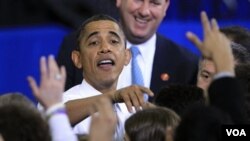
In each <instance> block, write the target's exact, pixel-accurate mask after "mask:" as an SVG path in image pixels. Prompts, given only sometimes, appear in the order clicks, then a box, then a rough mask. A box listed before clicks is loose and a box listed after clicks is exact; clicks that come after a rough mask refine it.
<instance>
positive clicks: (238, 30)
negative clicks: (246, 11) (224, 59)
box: [220, 26, 250, 52]
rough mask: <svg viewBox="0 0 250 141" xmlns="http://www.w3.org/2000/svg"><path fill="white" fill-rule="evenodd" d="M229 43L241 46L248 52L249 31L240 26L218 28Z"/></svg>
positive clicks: (249, 45) (249, 46)
mask: <svg viewBox="0 0 250 141" xmlns="http://www.w3.org/2000/svg"><path fill="white" fill-rule="evenodd" d="M220 31H221V32H222V33H224V34H225V35H226V36H227V37H228V38H229V39H230V40H231V41H233V42H235V43H238V44H241V45H242V46H244V47H246V49H247V50H248V52H250V30H249V29H247V28H244V27H242V26H227V27H222V28H220Z"/></svg>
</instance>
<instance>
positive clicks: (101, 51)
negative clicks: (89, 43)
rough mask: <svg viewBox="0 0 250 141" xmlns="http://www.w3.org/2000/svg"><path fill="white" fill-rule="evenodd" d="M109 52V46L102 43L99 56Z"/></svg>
mask: <svg viewBox="0 0 250 141" xmlns="http://www.w3.org/2000/svg"><path fill="white" fill-rule="evenodd" d="M109 52H111V50H110V46H109V44H108V43H107V42H102V45H101V46H100V50H99V52H98V53H99V54H100V53H109Z"/></svg>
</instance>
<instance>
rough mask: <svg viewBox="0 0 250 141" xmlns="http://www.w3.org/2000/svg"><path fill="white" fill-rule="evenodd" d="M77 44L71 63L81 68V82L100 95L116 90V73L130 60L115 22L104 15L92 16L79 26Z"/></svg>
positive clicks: (117, 74) (120, 30)
mask: <svg viewBox="0 0 250 141" xmlns="http://www.w3.org/2000/svg"><path fill="white" fill-rule="evenodd" d="M78 43H79V47H78V49H77V50H74V51H73V52H72V60H73V62H74V64H75V66H76V67H77V68H79V69H83V75H84V79H85V80H86V81H87V82H88V83H89V84H91V85H92V86H94V87H95V88H96V89H97V90H99V91H101V92H102V93H104V92H105V91H106V90H105V89H106V88H109V89H115V88H116V85H117V80H118V76H119V74H120V73H121V71H122V69H123V67H124V66H125V65H127V64H128V63H129V61H130V53H129V51H128V50H127V49H126V46H125V36H124V34H123V31H122V29H121V28H120V26H119V24H118V22H117V21H116V20H115V19H113V18H111V17H109V16H107V15H96V16H93V17H91V18H90V19H88V20H87V21H85V22H84V23H83V25H82V26H81V29H80V31H79V36H78ZM107 76H109V77H107ZM103 90H104V91H103Z"/></svg>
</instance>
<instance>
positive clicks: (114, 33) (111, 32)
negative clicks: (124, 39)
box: [109, 31, 121, 39]
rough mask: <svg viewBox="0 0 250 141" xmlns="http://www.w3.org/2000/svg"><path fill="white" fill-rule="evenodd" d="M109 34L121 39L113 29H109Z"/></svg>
mask: <svg viewBox="0 0 250 141" xmlns="http://www.w3.org/2000/svg"><path fill="white" fill-rule="evenodd" d="M109 33H110V34H112V35H114V36H116V37H117V38H119V39H121V37H120V36H119V34H117V33H116V32H114V31H109Z"/></svg>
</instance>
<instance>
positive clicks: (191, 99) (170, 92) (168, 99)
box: [154, 84, 206, 116]
mask: <svg viewBox="0 0 250 141" xmlns="http://www.w3.org/2000/svg"><path fill="white" fill-rule="evenodd" d="M205 103H206V98H205V95H204V93H203V90H202V89H201V88H199V87H197V86H193V85H182V84H175V85H168V86H165V87H164V88H162V89H161V90H160V92H159V93H158V95H157V96H156V97H155V99H154V104H155V105H157V106H162V107H167V108H170V109H172V110H174V111H175V112H176V113H177V114H178V115H180V116H181V115H182V114H183V113H184V112H185V111H186V110H187V109H188V108H189V107H190V106H193V105H196V104H204V105H205Z"/></svg>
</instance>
